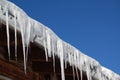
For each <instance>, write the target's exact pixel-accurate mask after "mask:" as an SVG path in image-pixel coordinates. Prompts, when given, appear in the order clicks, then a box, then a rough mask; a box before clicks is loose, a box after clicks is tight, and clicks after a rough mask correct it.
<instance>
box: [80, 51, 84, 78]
mask: <svg viewBox="0 0 120 80" xmlns="http://www.w3.org/2000/svg"><path fill="white" fill-rule="evenodd" d="M83 58H84V56H83V55H82V54H81V53H80V64H79V66H80V67H79V68H80V77H81V80H82V78H83V76H82V75H83V73H82V69H83V68H82V65H83Z"/></svg>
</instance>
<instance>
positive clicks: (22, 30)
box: [17, 12, 26, 74]
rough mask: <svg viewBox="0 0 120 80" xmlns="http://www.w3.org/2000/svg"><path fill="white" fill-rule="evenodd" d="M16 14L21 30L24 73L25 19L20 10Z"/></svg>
mask: <svg viewBox="0 0 120 80" xmlns="http://www.w3.org/2000/svg"><path fill="white" fill-rule="evenodd" d="M17 14H18V16H17V17H18V21H20V22H19V26H20V30H21V37H22V47H23V58H24V60H23V61H24V71H25V74H26V53H25V38H24V34H25V33H24V29H23V28H24V27H25V20H24V19H23V18H22V17H23V15H22V14H20V12H18V13H17Z"/></svg>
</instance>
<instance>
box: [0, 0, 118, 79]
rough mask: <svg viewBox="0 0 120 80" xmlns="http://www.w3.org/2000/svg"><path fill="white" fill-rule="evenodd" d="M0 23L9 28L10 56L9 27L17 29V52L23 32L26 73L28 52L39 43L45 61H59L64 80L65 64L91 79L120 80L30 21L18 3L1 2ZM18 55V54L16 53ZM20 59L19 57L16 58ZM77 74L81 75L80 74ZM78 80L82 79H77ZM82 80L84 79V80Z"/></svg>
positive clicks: (47, 29)
mask: <svg viewBox="0 0 120 80" xmlns="http://www.w3.org/2000/svg"><path fill="white" fill-rule="evenodd" d="M0 20H1V21H2V23H4V24H5V25H6V31H7V46H8V53H9V56H10V43H9V41H10V39H9V38H10V36H9V27H10V28H11V29H14V30H15V37H16V38H15V43H16V45H15V48H16V49H17V42H16V41H17V31H18V32H20V33H21V36H22V44H23V55H24V58H23V59H24V70H25V72H26V67H27V66H26V62H27V60H26V59H27V54H28V53H27V52H25V51H26V50H28V48H27V49H26V48H25V47H28V46H29V43H30V42H33V43H37V45H38V46H42V47H43V48H44V50H45V55H46V61H47V60H48V57H53V60H55V59H54V58H55V56H58V57H59V58H60V64H61V65H60V67H61V79H62V80H65V73H64V69H65V66H66V65H65V64H66V62H68V63H69V64H70V66H72V68H73V70H74V69H79V71H80V73H81V75H82V73H83V72H85V73H86V75H87V78H88V80H93V78H94V79H95V80H120V76H119V75H118V74H116V73H114V72H112V71H111V70H109V69H107V68H105V67H103V66H101V65H100V64H99V62H98V61H96V60H94V59H93V58H91V57H89V56H87V55H85V54H83V53H82V52H80V51H79V50H78V49H76V48H75V47H73V46H72V45H70V44H69V43H67V42H65V41H63V40H61V39H60V38H59V37H58V36H57V35H56V34H55V33H54V32H53V31H52V30H51V29H49V28H48V27H46V26H45V25H43V24H42V23H40V22H38V21H36V20H34V19H32V18H30V17H29V16H27V14H26V13H25V12H24V11H23V10H22V9H20V8H19V7H17V6H16V5H15V4H13V3H11V2H9V1H7V0H0ZM16 53H17V52H16ZM15 56H16V57H17V55H15ZM77 74H78V73H77ZM78 79H79V77H78ZM81 80H82V77H81Z"/></svg>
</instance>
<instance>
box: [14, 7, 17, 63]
mask: <svg viewBox="0 0 120 80" xmlns="http://www.w3.org/2000/svg"><path fill="white" fill-rule="evenodd" d="M16 17H17V16H16V8H15V11H14V31H15V60H16V61H17V29H16V27H17V25H16Z"/></svg>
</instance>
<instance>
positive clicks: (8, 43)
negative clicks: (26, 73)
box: [6, 6, 10, 60]
mask: <svg viewBox="0 0 120 80" xmlns="http://www.w3.org/2000/svg"><path fill="white" fill-rule="evenodd" d="M7 7H8V6H6V31H7V47H8V56H9V60H10V34H9V23H8V9H7Z"/></svg>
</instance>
